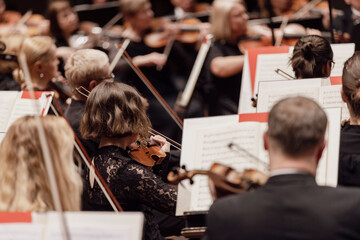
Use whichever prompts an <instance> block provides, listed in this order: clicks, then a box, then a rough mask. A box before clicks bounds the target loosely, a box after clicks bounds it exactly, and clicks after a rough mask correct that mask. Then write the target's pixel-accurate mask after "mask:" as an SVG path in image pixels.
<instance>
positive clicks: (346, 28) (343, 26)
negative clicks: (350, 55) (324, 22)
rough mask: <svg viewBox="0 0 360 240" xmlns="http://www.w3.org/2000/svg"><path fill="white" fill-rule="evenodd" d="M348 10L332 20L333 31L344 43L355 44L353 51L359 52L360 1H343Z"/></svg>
mask: <svg viewBox="0 0 360 240" xmlns="http://www.w3.org/2000/svg"><path fill="white" fill-rule="evenodd" d="M344 2H345V3H346V4H347V5H349V8H348V9H346V10H345V11H344V14H343V15H340V16H336V17H335V18H334V29H335V31H336V32H338V33H339V34H340V35H341V36H342V38H343V39H342V40H343V41H344V42H349V41H350V42H353V43H355V50H356V51H358V50H360V1H359V0H344Z"/></svg>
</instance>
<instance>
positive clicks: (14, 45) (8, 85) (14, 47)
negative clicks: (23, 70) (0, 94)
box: [0, 34, 25, 91]
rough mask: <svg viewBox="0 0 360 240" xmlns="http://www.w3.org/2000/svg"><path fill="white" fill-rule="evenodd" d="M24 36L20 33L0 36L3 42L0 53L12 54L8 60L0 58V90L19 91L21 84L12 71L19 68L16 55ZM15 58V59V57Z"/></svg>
mask: <svg viewBox="0 0 360 240" xmlns="http://www.w3.org/2000/svg"><path fill="white" fill-rule="evenodd" d="M24 39H25V36H24V35H21V34H9V35H2V36H0V41H1V42H2V43H4V44H5V47H6V49H5V51H3V52H0V54H8V55H13V56H14V58H13V59H10V60H5V59H0V90H12V91H20V90H21V86H20V84H19V83H17V82H16V81H15V79H14V77H13V72H14V71H15V70H16V69H18V68H19V64H18V61H17V58H16V57H17V56H18V54H19V51H20V48H21V45H22V42H23V41H24ZM15 58H16V59H15Z"/></svg>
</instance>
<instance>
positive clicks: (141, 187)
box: [80, 82, 177, 239]
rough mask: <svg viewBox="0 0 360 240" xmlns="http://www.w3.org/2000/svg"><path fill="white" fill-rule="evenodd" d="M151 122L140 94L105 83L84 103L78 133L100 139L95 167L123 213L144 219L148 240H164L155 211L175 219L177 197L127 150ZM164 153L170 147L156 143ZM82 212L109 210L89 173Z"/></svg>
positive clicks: (130, 89) (175, 193)
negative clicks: (135, 212)
mask: <svg viewBox="0 0 360 240" xmlns="http://www.w3.org/2000/svg"><path fill="white" fill-rule="evenodd" d="M149 126H150V122H149V119H148V117H147V115H146V112H145V107H144V105H143V104H142V102H141V98H140V95H139V93H138V92H137V91H136V90H135V89H134V88H133V87H131V86H128V85H126V84H122V83H110V82H103V83H101V84H99V85H98V86H97V87H96V88H95V89H94V90H93V91H91V93H90V95H89V98H88V100H87V102H86V106H85V111H84V115H83V118H82V121H81V125H80V131H81V133H82V135H83V137H84V138H87V139H100V146H99V149H98V150H97V152H96V153H95V154H94V155H93V158H92V159H93V161H94V163H95V166H96V167H97V169H98V170H99V172H100V174H101V175H102V177H103V178H104V179H105V180H106V181H107V184H108V186H109V188H110V190H111V191H112V192H113V193H114V195H115V197H116V198H117V200H118V201H119V203H120V204H121V205H122V207H123V208H124V210H125V211H142V212H144V214H145V218H146V221H145V239H162V238H161V235H160V232H159V227H158V225H157V223H156V220H155V218H154V215H153V213H152V212H151V211H152V209H157V210H159V211H161V212H163V213H167V214H171V215H173V214H174V212H175V205H176V198H177V192H176V190H175V189H174V188H172V187H170V186H169V185H167V184H166V183H164V182H163V181H162V180H161V179H160V178H159V177H158V176H157V175H155V174H154V173H153V172H151V171H150V170H148V168H146V167H144V166H143V165H141V164H140V163H138V162H136V161H135V160H133V159H131V158H130V157H129V155H128V153H127V151H126V148H127V146H129V145H130V144H131V143H133V142H135V141H136V140H137V139H138V136H139V135H140V136H142V137H146V136H147V135H148V130H149ZM153 140H154V141H156V142H158V143H159V144H160V145H161V146H162V148H163V149H164V150H165V151H169V145H168V143H167V142H166V141H165V140H164V139H162V138H159V137H156V138H153ZM84 208H85V209H92V210H109V209H110V205H108V203H107V200H106V198H105V196H104V195H103V194H102V192H101V189H100V188H99V186H98V185H97V184H95V185H94V186H93V185H92V183H91V177H90V175H89V172H87V174H86V181H85V190H84Z"/></svg>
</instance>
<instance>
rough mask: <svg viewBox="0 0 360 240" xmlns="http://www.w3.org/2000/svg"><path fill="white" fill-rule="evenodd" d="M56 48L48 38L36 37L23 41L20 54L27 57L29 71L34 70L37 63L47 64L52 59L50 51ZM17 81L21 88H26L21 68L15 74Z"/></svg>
mask: <svg viewBox="0 0 360 240" xmlns="http://www.w3.org/2000/svg"><path fill="white" fill-rule="evenodd" d="M53 46H54V41H53V40H52V39H51V38H50V37H48V36H34V37H29V38H26V39H25V40H24V41H23V44H22V47H21V50H20V53H19V56H20V54H22V53H24V54H25V55H26V62H27V64H28V66H29V70H30V71H31V69H32V68H33V66H34V64H35V63H36V62H37V61H40V62H44V63H45V62H46V61H48V60H49V59H50V58H51V55H50V53H51V52H50V50H51V48H52V47H53ZM13 75H14V78H15V80H16V81H17V82H18V83H19V84H20V85H21V88H22V89H24V88H26V85H25V79H24V75H23V73H22V70H21V69H20V68H18V69H16V70H15V71H14V73H13Z"/></svg>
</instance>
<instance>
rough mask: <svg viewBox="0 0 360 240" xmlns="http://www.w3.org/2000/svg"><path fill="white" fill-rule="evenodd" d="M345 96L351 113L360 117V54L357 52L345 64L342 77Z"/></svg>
mask: <svg viewBox="0 0 360 240" xmlns="http://www.w3.org/2000/svg"><path fill="white" fill-rule="evenodd" d="M342 84H343V85H342V89H343V94H344V95H345V97H346V99H347V100H348V103H349V104H348V107H349V108H350V109H349V111H350V113H352V114H354V115H355V117H360V52H355V53H354V55H353V56H352V57H351V58H349V59H348V60H347V61H346V62H345V64H344V69H343V75H342Z"/></svg>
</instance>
